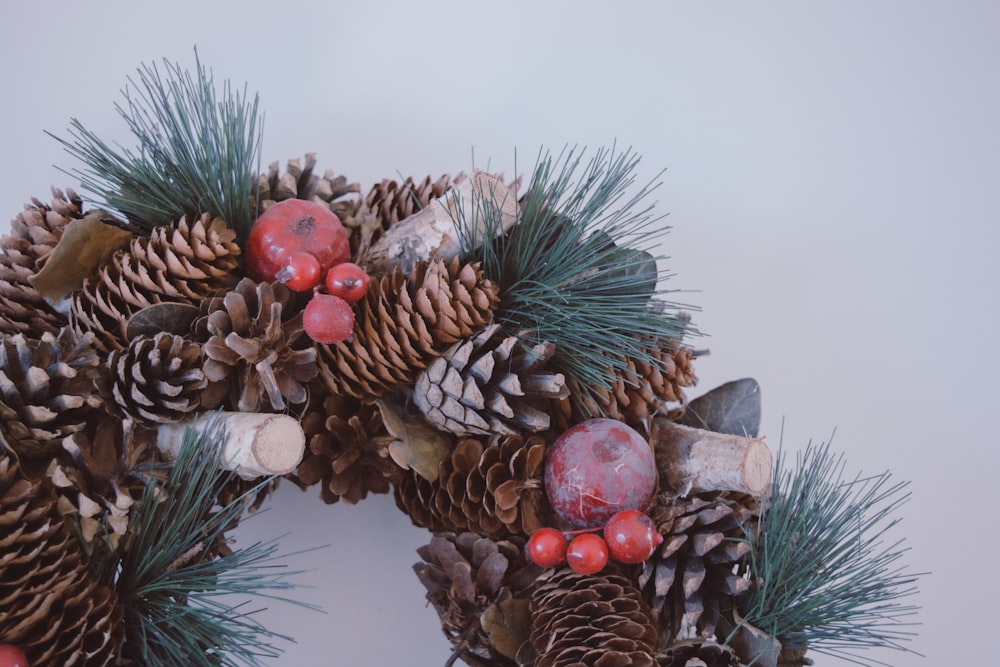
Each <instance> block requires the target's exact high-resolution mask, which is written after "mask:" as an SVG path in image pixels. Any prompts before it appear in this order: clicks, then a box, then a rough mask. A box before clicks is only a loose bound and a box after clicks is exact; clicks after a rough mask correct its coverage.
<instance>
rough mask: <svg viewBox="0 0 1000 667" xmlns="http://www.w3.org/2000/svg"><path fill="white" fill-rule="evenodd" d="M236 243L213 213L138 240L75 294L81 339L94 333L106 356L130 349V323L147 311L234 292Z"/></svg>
mask: <svg viewBox="0 0 1000 667" xmlns="http://www.w3.org/2000/svg"><path fill="white" fill-rule="evenodd" d="M235 239H236V232H234V231H233V230H232V229H230V228H229V227H228V226H227V225H226V223H225V222H224V221H223V220H222V219H221V218H212V217H211V216H210V215H208V214H204V215H202V216H201V217H198V218H191V217H184V218H181V219H180V220H179V221H178V222H177V224H176V225H174V226H165V227H157V228H155V229H154V230H153V231H152V233H151V234H150V235H149V236H148V237H145V236H142V237H137V238H135V239H133V241H132V243H131V245H130V246H129V248H128V249H127V250H125V251H120V252H118V253H115V256H114V257H113V258H112V260H111V261H110V262H108V263H107V264H105V265H104V266H103V267H101V269H100V270H99V272H98V275H97V276H96V277H95V278H93V279H88V280H86V281H84V284H83V287H82V288H80V289H78V290H77V291H76V292H75V293H74V295H73V299H72V306H71V310H70V314H71V319H72V322H73V325H74V327H75V328H76V330H77V332H78V333H80V334H82V333H84V332H87V331H91V332H93V333H94V335H95V336H96V337H97V343H98V347H99V348H100V349H101V351H102V352H105V353H106V352H110V351H112V350H119V349H123V348H125V347H126V346H127V345H128V335H127V330H126V327H127V326H128V321H129V318H130V317H131V316H132V315H134V314H135V313H137V312H138V311H140V310H142V309H143V308H146V307H147V306H150V305H153V304H156V303H164V302H179V303H199V302H200V301H201V300H203V299H205V298H206V297H208V296H210V295H212V294H214V293H216V292H217V291H219V290H222V289H228V288H229V287H231V286H232V285H233V283H234V282H235V278H236V273H235V272H236V269H237V268H238V266H239V255H240V248H239V246H238V245H237V244H236V241H235Z"/></svg>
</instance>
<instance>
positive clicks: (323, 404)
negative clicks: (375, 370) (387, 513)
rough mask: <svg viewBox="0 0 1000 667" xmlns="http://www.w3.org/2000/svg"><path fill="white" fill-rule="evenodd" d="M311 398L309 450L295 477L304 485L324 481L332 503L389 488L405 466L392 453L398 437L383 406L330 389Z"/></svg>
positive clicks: (306, 426)
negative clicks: (394, 436) (392, 433)
mask: <svg viewBox="0 0 1000 667" xmlns="http://www.w3.org/2000/svg"><path fill="white" fill-rule="evenodd" d="M312 403H314V405H312V406H311V407H310V408H309V409H308V410H307V411H306V413H305V416H304V417H303V418H302V430H304V431H305V434H306V452H305V456H304V457H303V458H302V463H301V464H299V467H298V470H297V471H296V475H295V476H294V477H293V480H294V481H295V482H296V483H297V484H298V485H299V486H300V487H302V488H306V487H309V486H312V485H313V484H318V483H320V482H322V486H321V487H320V497H321V498H322V499H323V502H325V503H331V504H332V503H335V502H337V501H338V500H340V499H343V500H344V502H346V503H349V504H351V505H353V504H355V503H357V502H358V501H359V500H361V499H362V498H365V497H366V496H367V495H368V494H369V493H388V492H389V489H390V486H391V483H392V482H394V481H396V480H397V479H399V477H400V475H401V474H402V469H401V468H400V467H399V466H397V465H396V464H395V463H394V462H393V460H392V458H391V457H390V456H389V443H391V442H392V440H393V439H392V437H391V436H390V435H389V434H388V432H387V431H386V430H385V424H384V423H383V421H382V417H381V414H380V412H379V410H378V408H377V407H376V406H374V405H365V404H362V403H361V402H360V401H358V400H357V399H354V398H351V397H349V396H331V395H329V394H323V395H322V396H321V398H314V399H313V401H312Z"/></svg>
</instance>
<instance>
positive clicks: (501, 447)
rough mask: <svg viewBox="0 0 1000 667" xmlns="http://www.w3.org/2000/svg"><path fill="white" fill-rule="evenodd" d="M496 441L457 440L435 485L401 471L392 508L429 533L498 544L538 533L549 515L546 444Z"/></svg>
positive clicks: (533, 439) (527, 439) (536, 439)
mask: <svg viewBox="0 0 1000 667" xmlns="http://www.w3.org/2000/svg"><path fill="white" fill-rule="evenodd" d="M497 440H498V438H493V439H491V440H489V441H486V440H484V439H480V438H475V437H471V436H470V437H466V438H463V439H461V440H460V441H459V442H458V444H457V445H455V448H454V449H453V450H452V452H451V453H450V454H449V455H448V456H446V457H445V458H444V459H443V460H442V461H441V464H440V469H439V473H438V478H437V480H436V481H434V482H429V481H427V480H426V479H424V478H423V477H422V476H420V475H419V474H417V473H416V472H414V471H412V470H409V471H406V473H405V474H404V475H403V476H402V478H401V479H400V481H399V483H398V484H397V485H396V504H397V505H398V506H399V508H400V509H401V510H403V512H405V513H406V514H407V515H408V516H409V517H410V520H411V521H413V523H414V524H415V525H417V526H421V527H423V528H428V529H430V530H432V531H434V532H462V531H471V532H476V533H479V534H481V535H489V536H490V537H493V538H496V539H501V538H506V537H509V536H511V535H529V534H531V533H533V532H534V531H536V530H538V529H539V528H541V527H542V526H543V525H545V523H546V521H545V517H546V516H548V515H549V514H550V513H551V508H550V507H549V504H548V500H547V498H546V496H545V484H544V473H545V470H544V462H545V453H546V451H547V450H548V445H547V444H546V441H545V440H544V438H543V437H542V436H540V435H531V436H520V435H514V436H508V437H506V438H504V439H502V440H500V442H499V443H497Z"/></svg>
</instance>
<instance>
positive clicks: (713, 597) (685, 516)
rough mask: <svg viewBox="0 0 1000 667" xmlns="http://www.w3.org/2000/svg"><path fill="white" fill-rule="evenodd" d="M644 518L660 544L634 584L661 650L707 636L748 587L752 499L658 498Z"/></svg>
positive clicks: (713, 495)
mask: <svg viewBox="0 0 1000 667" xmlns="http://www.w3.org/2000/svg"><path fill="white" fill-rule="evenodd" d="M649 514H650V517H651V518H652V519H653V521H654V523H655V524H656V526H657V529H658V530H659V532H660V534H661V535H663V536H664V540H663V544H661V545H660V546H659V547H657V549H656V551H654V552H653V555H652V556H651V557H650V558H649V560H647V561H646V562H645V563H644V564H643V571H642V573H641V574H640V575H639V583H640V586H641V587H642V589H643V591H644V593H645V595H646V598H647V600H648V601H649V603H650V608H651V610H652V615H653V621H654V623H655V624H656V625H657V628H658V629H659V632H660V638H661V641H662V642H666V644H663V646H662V647H665V646H666V645H668V644H669V642H672V641H680V640H687V639H700V638H709V637H712V636H713V635H714V634H715V633H716V628H717V626H718V623H719V615H720V614H721V613H725V612H726V611H727V610H731V609H732V608H733V607H734V606H735V603H734V598H735V597H736V596H738V595H741V594H743V593H745V592H746V591H747V590H748V589H749V587H750V582H749V580H748V579H747V578H746V577H744V576H743V575H744V574H745V572H746V558H747V556H748V553H749V546H748V544H747V542H746V539H745V537H746V533H745V531H746V530H752V526H753V523H754V522H755V521H756V519H757V517H758V516H759V507H758V505H757V501H756V500H755V499H754V498H753V497H751V496H746V495H741V494H736V493H728V492H721V493H711V494H700V495H696V496H693V497H691V498H678V499H669V498H664V497H662V496H661V497H660V498H658V499H657V503H656V504H655V505H654V507H653V508H652V509H651V510H650V513H649ZM729 623H730V625H731V624H732V619H729ZM741 657H742V658H744V659H746V658H747V656H741Z"/></svg>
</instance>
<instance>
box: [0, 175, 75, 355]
mask: <svg viewBox="0 0 1000 667" xmlns="http://www.w3.org/2000/svg"><path fill="white" fill-rule="evenodd" d="M83 215H84V214H83V200H82V199H81V198H80V197H79V196H78V195H77V194H76V193H75V192H73V191H72V190H69V189H67V190H66V191H65V192H63V191H61V190H56V189H55V188H53V189H52V201H51V203H49V204H43V203H42V202H41V201H39V200H38V199H32V200H31V203H30V204H26V205H25V207H24V210H23V211H21V212H20V213H18V214H17V216H16V217H15V218H14V219H13V220H11V221H10V234H9V235H6V236H4V237H3V238H2V239H0V333H5V334H13V333H23V334H27V335H29V336H32V337H35V338H38V337H41V335H42V334H43V333H45V332H49V333H55V332H56V331H58V330H59V329H60V328H61V327H63V326H65V325H66V323H67V322H68V320H67V318H66V316H65V315H64V314H63V313H60V312H57V311H56V310H55V309H54V308H52V306H50V305H49V303H48V302H47V301H46V300H45V299H44V298H43V297H42V295H41V294H39V293H38V291H37V290H36V289H35V288H34V286H33V285H32V284H31V281H30V280H29V279H30V278H31V276H33V275H34V274H36V273H37V272H38V271H39V269H41V267H42V262H43V261H44V260H45V258H46V257H47V256H48V255H49V253H50V252H52V249H53V248H55V246H56V244H57V243H58V242H59V239H60V238H61V237H62V232H63V229H65V227H66V225H68V224H69V223H70V222H72V221H73V220H77V219H79V218H82V217H83Z"/></svg>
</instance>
